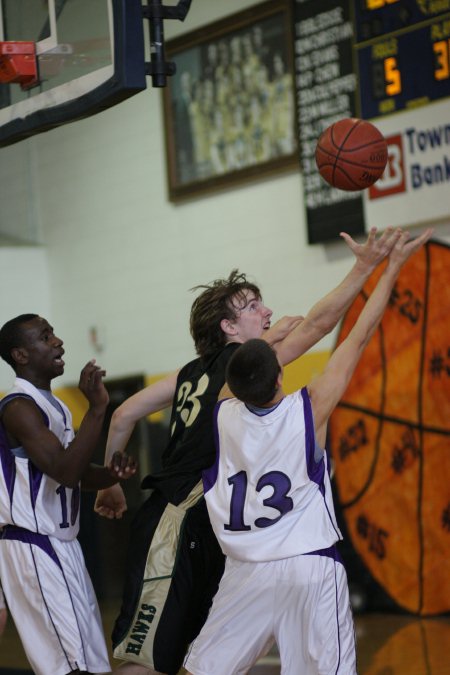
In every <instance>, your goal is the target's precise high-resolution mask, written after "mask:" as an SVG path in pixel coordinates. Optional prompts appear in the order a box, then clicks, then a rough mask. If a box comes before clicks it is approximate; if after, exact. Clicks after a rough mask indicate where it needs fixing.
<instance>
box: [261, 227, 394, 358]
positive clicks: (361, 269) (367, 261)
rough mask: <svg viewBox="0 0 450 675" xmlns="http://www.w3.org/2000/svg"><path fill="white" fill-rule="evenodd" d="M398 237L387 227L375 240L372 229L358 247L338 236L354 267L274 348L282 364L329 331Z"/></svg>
mask: <svg viewBox="0 0 450 675" xmlns="http://www.w3.org/2000/svg"><path fill="white" fill-rule="evenodd" d="M400 235H401V229H399V228H397V229H395V230H394V229H393V228H387V229H386V230H384V232H383V233H382V234H381V236H380V237H379V238H377V229H376V228H375V227H373V228H372V229H371V230H370V232H369V235H368V238H367V240H366V242H365V243H364V244H358V243H357V242H355V241H354V240H353V239H352V238H351V237H350V235H348V234H346V233H345V232H342V233H341V237H342V238H343V239H344V240H345V242H346V243H347V245H348V246H349V248H350V249H351V250H352V251H353V253H354V254H355V256H356V261H355V264H354V265H353V267H352V269H351V270H350V272H349V273H348V274H347V276H346V277H345V278H344V279H343V280H342V281H341V283H340V284H339V285H338V286H337V287H336V288H335V289H334V290H332V291H331V292H330V293H328V294H327V295H326V296H325V297H324V298H322V299H321V300H319V302H317V303H316V304H315V305H314V306H313V307H312V309H311V310H310V311H309V312H308V314H307V315H306V317H305V319H304V321H301V322H299V323H298V324H297V326H296V327H295V328H294V329H293V330H292V331H291V332H290V333H289V334H288V335H287V336H286V337H285V338H284V339H283V340H281V341H280V342H278V343H276V344H275V345H274V348H275V350H276V352H277V355H278V358H279V360H280V363H281V364H282V365H286V364H287V363H290V362H291V361H294V360H295V359H296V358H298V357H299V356H301V355H302V354H304V353H305V352H306V351H308V349H310V348H311V347H312V346H313V345H315V344H316V343H317V342H319V340H321V339H322V338H323V337H324V336H325V335H327V334H328V333H330V332H331V331H332V330H333V328H334V327H335V326H336V325H337V323H338V322H339V321H340V319H341V318H342V317H343V315H344V314H345V312H346V311H347V309H348V308H349V307H350V305H351V304H352V302H353V300H354V299H355V298H356V296H357V295H358V293H359V292H360V291H361V289H362V287H363V286H364V284H365V282H366V281H367V279H368V278H369V277H370V275H371V274H372V272H373V271H374V269H375V268H376V267H377V266H378V265H379V264H380V263H381V261H382V260H384V259H385V258H386V256H388V255H389V253H390V252H391V250H392V248H393V246H394V245H395V244H396V242H397V241H398V240H399V237H400ZM264 339H266V337H265V338H264Z"/></svg>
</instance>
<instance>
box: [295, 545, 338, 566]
mask: <svg viewBox="0 0 450 675" xmlns="http://www.w3.org/2000/svg"><path fill="white" fill-rule="evenodd" d="M303 555H323V556H325V557H326V558H332V559H333V560H334V561H335V562H338V563H341V564H344V563H343V560H342V557H341V554H340V553H339V551H338V550H337V548H336V544H332V545H331V546H329V547H328V548H321V549H319V550H317V551H308V553H304V554H303Z"/></svg>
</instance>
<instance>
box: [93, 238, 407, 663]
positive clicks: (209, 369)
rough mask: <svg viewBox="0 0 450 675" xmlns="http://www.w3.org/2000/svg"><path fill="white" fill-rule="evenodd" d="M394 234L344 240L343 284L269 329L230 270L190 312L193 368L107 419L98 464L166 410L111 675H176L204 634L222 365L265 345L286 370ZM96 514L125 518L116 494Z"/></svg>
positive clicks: (211, 585)
mask: <svg viewBox="0 0 450 675" xmlns="http://www.w3.org/2000/svg"><path fill="white" fill-rule="evenodd" d="M400 233H401V231H400V230H399V229H397V230H393V229H391V228H390V229H388V230H385V231H384V232H383V234H382V235H381V236H380V237H379V238H378V239H377V237H376V229H375V228H373V229H372V230H371V232H370V233H369V236H368V239H367V241H366V242H365V243H364V244H357V243H356V242H355V241H354V240H353V239H352V238H351V237H350V236H349V235H347V234H345V233H343V234H342V237H343V238H344V240H345V241H346V243H347V244H348V246H349V247H350V248H351V250H352V251H353V253H354V254H355V256H356V262H355V264H354V266H353V268H352V270H351V271H350V272H349V273H348V274H347V276H346V277H345V278H344V280H343V281H342V282H341V283H340V284H339V285H338V286H337V287H336V288H335V289H334V290H333V291H331V292H330V293H329V294H328V295H326V296H325V297H324V298H323V299H322V300H320V301H319V302H318V303H317V304H316V305H314V307H313V308H312V309H311V310H310V311H309V312H308V314H307V315H306V317H305V318H304V319H303V317H284V318H283V319H280V321H278V322H277V323H276V324H275V325H274V326H273V327H271V316H272V311H271V310H270V309H268V308H267V307H265V306H264V304H263V302H262V299H261V293H260V290H259V288H258V287H257V286H256V285H255V284H252V283H250V282H249V281H248V280H247V278H246V277H245V275H243V274H239V273H238V271H237V270H234V271H233V272H232V273H231V274H230V276H229V277H228V279H218V280H216V281H214V282H212V283H211V284H208V285H206V286H201V287H197V289H199V288H200V289H202V292H201V294H200V295H199V296H198V297H197V298H196V300H195V301H194V303H193V305H192V309H191V319H190V328H191V335H192V337H193V339H194V343H195V347H196V350H197V353H198V355H199V356H198V358H197V359H195V360H194V361H191V362H190V363H188V364H187V365H185V366H184V367H183V368H182V369H181V370H180V371H179V372H175V373H172V374H170V375H168V376H167V377H166V378H164V379H162V380H160V381H158V382H156V383H155V384H152V385H150V386H149V387H147V388H146V389H143V390H142V391H141V392H139V393H137V394H135V395H134V396H132V397H131V398H129V399H128V400H127V401H125V402H124V403H123V404H122V405H121V406H120V407H119V408H117V410H116V411H115V412H114V414H113V418H112V420H111V426H110V431H109V435H108V442H107V451H106V459H105V461H108V458H109V457H110V455H112V453H114V452H115V451H117V450H123V449H124V448H125V446H126V444H127V442H128V440H129V438H130V436H131V433H132V431H133V429H134V426H135V424H136V422H137V421H138V420H139V419H141V418H142V417H145V416H147V415H148V414H150V413H153V412H156V411H158V410H162V409H163V408H166V407H167V406H169V405H171V406H172V413H171V420H170V432H171V436H170V440H169V442H168V445H167V448H166V450H165V451H164V453H163V456H162V469H161V471H160V472H159V473H158V474H156V475H151V476H148V477H147V478H145V479H144V481H143V487H144V488H152V489H153V492H152V494H151V496H150V497H149V499H148V500H147V501H146V502H145V503H144V504H143V505H142V507H141V508H140V509H139V511H138V513H137V515H136V517H135V518H134V520H133V523H132V526H131V546H130V554H129V561H128V567H127V579H126V583H125V587H124V593H123V604H122V608H121V611H120V615H119V617H118V619H117V621H116V625H115V627H114V631H113V645H114V656H115V657H116V658H118V659H122V660H123V661H125V663H123V664H121V665H120V666H119V667H118V669H117V672H120V673H124V674H127V673H130V674H132V675H152V674H154V673H165V674H167V675H176V673H178V671H179V669H180V668H181V666H182V663H183V658H184V655H185V652H186V650H187V647H188V645H189V643H190V642H191V641H192V640H193V639H194V638H195V637H196V635H197V634H198V632H199V631H200V628H201V627H202V625H203V623H204V621H205V620H206V616H207V613H208V610H209V607H210V605H211V600H212V597H213V596H214V594H215V592H216V590H217V586H218V582H219V580H220V577H221V575H222V571H223V564H224V560H223V556H222V553H221V551H220V548H219V546H218V544H217V541H216V539H215V537H214V534H213V532H212V528H211V526H210V523H209V520H208V515H207V510H206V507H205V502H204V499H203V492H202V483H201V471H202V470H203V469H205V468H206V467H208V466H210V465H211V463H212V462H213V461H214V456H215V448H214V438H213V424H212V420H213V410H214V406H215V403H216V401H217V397H218V394H219V392H220V389H221V388H222V386H223V384H224V382H225V368H226V365H227V363H228V360H229V358H230V357H231V355H232V354H233V352H234V351H235V349H236V348H237V346H238V345H239V344H241V343H243V342H246V341H247V340H248V339H250V338H255V337H256V338H261V337H262V338H263V339H265V340H267V341H268V342H269V343H270V344H271V345H272V346H273V347H274V348H275V350H276V351H277V354H278V358H279V359H280V362H281V363H282V364H283V365H285V364H287V363H290V362H291V361H293V360H294V359H296V358H297V357H299V356H300V355H301V354H303V353H305V352H306V351H307V350H308V349H310V347H312V346H313V345H314V344H316V343H317V342H318V341H319V340H320V339H321V338H322V337H323V336H324V335H326V334H327V333H329V332H330V331H331V330H332V329H333V328H334V327H335V326H336V324H337V322H338V321H339V319H340V318H341V317H342V316H343V314H344V313H345V311H346V310H347V308H348V307H349V306H350V304H351V303H352V302H353V300H354V298H355V297H356V296H357V294H358V293H359V292H360V290H361V289H362V287H363V285H364V283H365V281H366V280H367V279H368V277H369V276H370V274H371V273H372V271H373V270H374V269H375V267H376V266H377V265H378V264H379V263H380V262H381V261H382V260H383V259H384V258H385V257H386V256H387V255H388V254H389V252H390V251H391V249H392V247H393V246H394V244H395V243H396V241H397V240H398V238H399V236H400ZM95 510H96V511H97V513H99V514H100V515H103V516H106V517H109V518H118V517H121V515H122V514H123V512H124V511H125V510H126V503H125V498H124V495H123V492H122V491H121V489H120V488H117V487H116V486H114V487H113V488H109V489H108V490H103V491H101V492H99V494H98V497H97V501H96V506H95Z"/></svg>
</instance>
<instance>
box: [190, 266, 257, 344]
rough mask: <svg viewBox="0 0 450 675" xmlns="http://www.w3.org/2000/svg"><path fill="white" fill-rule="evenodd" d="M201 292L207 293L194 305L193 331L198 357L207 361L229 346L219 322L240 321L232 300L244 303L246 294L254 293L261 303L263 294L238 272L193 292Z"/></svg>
mask: <svg viewBox="0 0 450 675" xmlns="http://www.w3.org/2000/svg"><path fill="white" fill-rule="evenodd" d="M200 288H202V289H204V290H203V293H200V295H199V296H198V297H197V298H196V299H195V300H194V302H193V303H192V307H191V317H190V329H191V335H192V338H193V340H194V344H195V349H196V351H197V354H198V355H199V356H201V357H207V356H209V355H210V354H213V353H214V352H215V351H217V350H218V349H221V348H222V347H223V346H224V345H225V344H226V335H225V333H224V332H223V330H222V328H221V326H220V322H221V321H222V319H229V320H230V321H233V320H235V319H236V318H237V311H236V308H235V307H234V305H233V302H232V299H233V298H236V299H237V300H238V302H239V301H240V300H241V299H242V301H244V300H245V291H252V292H253V293H254V294H255V296H256V297H257V298H258V299H260V298H261V292H260V290H259V288H258V286H256V285H255V284H253V283H251V282H250V281H247V277H246V276H245V274H240V273H239V270H233V271H232V272H231V274H230V276H229V277H228V278H227V279H216V280H215V281H212V282H211V283H210V284H205V285H200V286H195V287H194V288H192V289H191V290H192V291H196V290H198V289H200Z"/></svg>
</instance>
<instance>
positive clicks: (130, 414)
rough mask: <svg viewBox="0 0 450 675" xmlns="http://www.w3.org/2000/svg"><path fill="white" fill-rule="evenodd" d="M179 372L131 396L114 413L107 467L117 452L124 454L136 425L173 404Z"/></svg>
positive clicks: (108, 442) (106, 461)
mask: <svg viewBox="0 0 450 675" xmlns="http://www.w3.org/2000/svg"><path fill="white" fill-rule="evenodd" d="M177 375H178V372H174V373H171V374H170V375H167V376H166V377H164V378H163V379H161V380H158V381H157V382H154V383H153V384H150V385H149V386H148V387H145V389H142V390H141V391H139V392H138V393H137V394H134V395H133V396H130V398H128V399H127V400H126V401H124V402H123V403H122V404H121V405H120V406H119V407H118V408H116V410H115V411H114V412H113V415H112V417H111V424H110V426H109V431H108V439H107V441H106V451H105V465H107V464H109V463H110V461H111V459H112V456H113V454H114V453H115V452H123V451H124V450H125V448H126V446H127V443H128V441H129V440H130V437H131V434H132V433H133V429H134V427H135V426H136V423H137V422H138V421H139V420H140V419H142V418H143V417H147V415H150V414H151V413H154V412H158V411H159V410H163V409H164V408H167V407H168V406H169V405H171V404H172V400H173V397H174V394H175V387H176V383H177Z"/></svg>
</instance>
